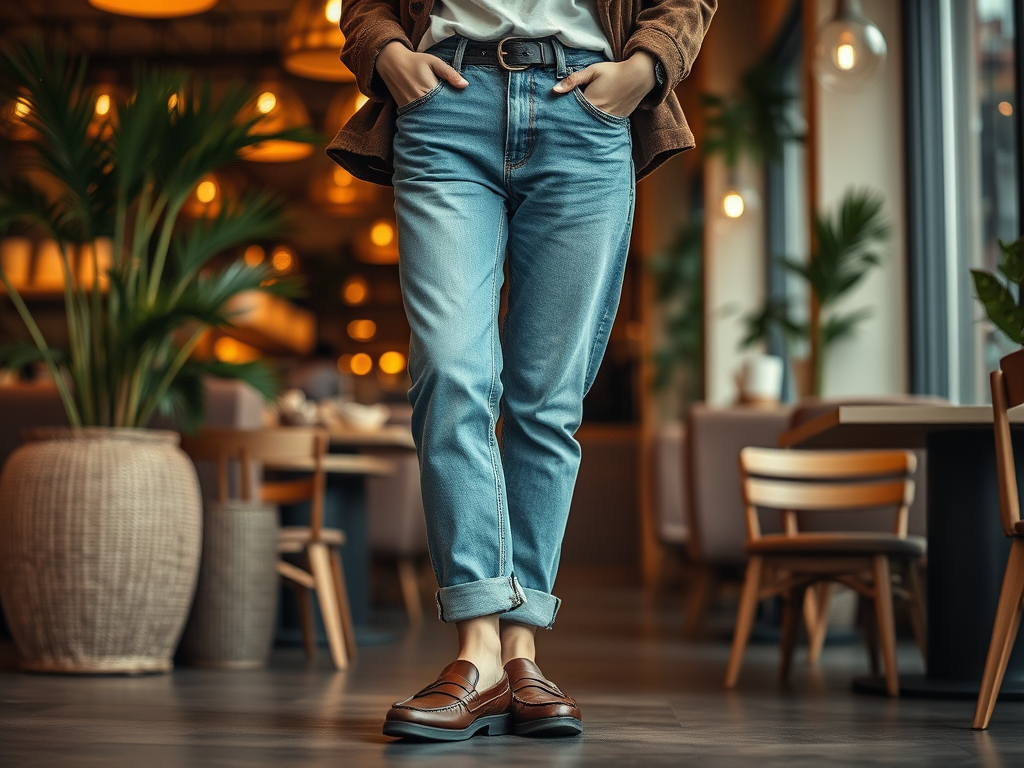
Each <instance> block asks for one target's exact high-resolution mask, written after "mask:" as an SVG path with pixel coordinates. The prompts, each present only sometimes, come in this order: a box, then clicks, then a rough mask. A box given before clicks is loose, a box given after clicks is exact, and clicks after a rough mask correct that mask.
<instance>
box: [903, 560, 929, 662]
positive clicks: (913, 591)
mask: <svg viewBox="0 0 1024 768" xmlns="http://www.w3.org/2000/svg"><path fill="white" fill-rule="evenodd" d="M906 573H907V591H908V592H909V593H910V626H911V627H912V628H913V630H914V639H915V640H916V641H917V647H918V648H919V649H920V650H921V658H922V659H923V660H924V663H925V664H926V665H927V664H928V620H927V618H926V617H925V612H924V590H923V589H922V588H921V569H920V566H919V564H918V563H917V562H916V561H914V560H908V561H907V571H906Z"/></svg>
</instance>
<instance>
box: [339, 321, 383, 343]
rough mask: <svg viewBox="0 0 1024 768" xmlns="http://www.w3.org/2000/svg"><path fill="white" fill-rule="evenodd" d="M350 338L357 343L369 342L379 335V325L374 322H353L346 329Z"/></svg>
mask: <svg viewBox="0 0 1024 768" xmlns="http://www.w3.org/2000/svg"><path fill="white" fill-rule="evenodd" d="M346 330H347V331H348V335H349V338H351V339H355V340H356V341H369V340H370V339H372V338H373V337H374V336H376V335H377V324H376V323H375V322H373V320H365V319H360V320H353V321H352V322H350V323H349V324H348V326H347V328H346Z"/></svg>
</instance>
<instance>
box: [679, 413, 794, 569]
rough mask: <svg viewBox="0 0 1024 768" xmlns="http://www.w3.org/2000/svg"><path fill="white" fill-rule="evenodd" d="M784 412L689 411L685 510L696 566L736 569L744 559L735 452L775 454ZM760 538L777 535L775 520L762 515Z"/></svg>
mask: <svg viewBox="0 0 1024 768" xmlns="http://www.w3.org/2000/svg"><path fill="white" fill-rule="evenodd" d="M790 410H791V409H790V408H788V407H779V408H770V409H764V408H753V407H737V408H711V407H708V406H706V405H701V404H698V405H695V406H693V408H692V409H691V410H690V416H689V419H688V421H687V428H686V440H687V446H686V450H687V451H688V452H689V459H690V463H689V467H690V469H691V472H690V474H689V475H688V476H687V482H688V483H689V484H690V487H691V489H692V490H691V493H692V496H691V498H692V499H693V504H692V505H690V508H689V520H688V522H689V530H690V554H691V556H692V557H693V559H694V560H695V561H697V562H699V563H707V564H710V565H742V564H743V563H746V561H747V556H746V554H745V553H744V551H743V545H744V544H745V543H746V540H747V522H746V512H745V511H744V508H743V495H742V492H741V490H740V451H741V450H742V449H743V448H746V447H747V446H748V445H753V446H758V447H761V448H775V447H776V446H777V445H778V443H779V434H780V433H782V432H783V431H785V429H786V426H787V424H788V423H789V416H790ZM763 517H764V520H763V521H762V527H763V530H764V532H765V533H773V532H777V531H781V530H782V528H781V525H780V524H779V520H778V515H764V516H763Z"/></svg>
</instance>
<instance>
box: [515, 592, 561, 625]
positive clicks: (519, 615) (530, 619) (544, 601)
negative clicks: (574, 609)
mask: <svg viewBox="0 0 1024 768" xmlns="http://www.w3.org/2000/svg"><path fill="white" fill-rule="evenodd" d="M522 590H523V592H524V593H525V594H526V602H525V603H523V604H522V605H520V606H519V607H518V608H513V609H512V610H510V611H507V612H506V613H504V614H502V616H501V620H502V621H511V622H514V623H516V624H528V625H530V626H531V627H541V628H543V629H551V628H552V627H553V626H555V616H556V615H557V614H558V609H559V607H560V606H561V605H562V601H561V600H560V599H558V598H557V597H555V596H554V595H549V594H548V593H547V592H538V591H537V590H536V589H526V588H525V587H523V588H522Z"/></svg>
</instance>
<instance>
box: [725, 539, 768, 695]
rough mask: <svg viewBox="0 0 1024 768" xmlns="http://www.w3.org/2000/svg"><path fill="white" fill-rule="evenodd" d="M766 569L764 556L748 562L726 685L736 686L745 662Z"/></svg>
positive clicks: (728, 686)
mask: <svg viewBox="0 0 1024 768" xmlns="http://www.w3.org/2000/svg"><path fill="white" fill-rule="evenodd" d="M763 570H764V558H762V557H752V558H750V562H749V563H748V564H747V576H746V580H745V581H744V582H743V596H742V597H741V598H740V609H739V611H738V612H737V614H736V629H735V632H734V633H733V638H732V653H731V654H730V656H729V668H728V670H727V671H726V673H725V687H726V688H735V687H736V681H737V680H738V679H739V676H740V666H741V665H742V664H743V652H744V651H745V650H746V649H747V642H748V641H749V640H750V630H751V628H752V627H753V626H754V614H755V613H756V612H757V603H758V596H759V594H760V592H761V574H762V571H763Z"/></svg>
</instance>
